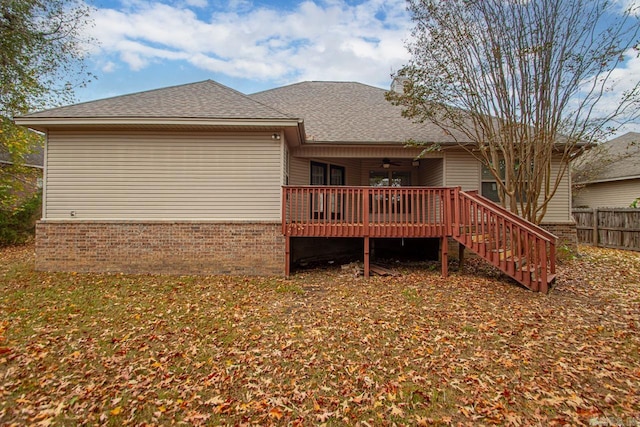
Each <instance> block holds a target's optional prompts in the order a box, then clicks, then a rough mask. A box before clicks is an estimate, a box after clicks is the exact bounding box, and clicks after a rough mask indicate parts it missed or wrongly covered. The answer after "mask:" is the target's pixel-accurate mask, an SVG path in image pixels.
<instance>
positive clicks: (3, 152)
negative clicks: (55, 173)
mask: <svg viewBox="0 0 640 427" xmlns="http://www.w3.org/2000/svg"><path fill="white" fill-rule="evenodd" d="M22 161H23V164H24V165H25V166H31V167H38V168H42V167H43V165H44V147H43V146H42V145H34V146H33V147H31V149H30V152H29V153H27V154H25V155H24V158H23V160H22ZM0 163H8V164H13V163H14V162H13V159H12V158H11V154H10V153H9V151H8V150H7V149H6V148H5V147H3V146H2V145H0Z"/></svg>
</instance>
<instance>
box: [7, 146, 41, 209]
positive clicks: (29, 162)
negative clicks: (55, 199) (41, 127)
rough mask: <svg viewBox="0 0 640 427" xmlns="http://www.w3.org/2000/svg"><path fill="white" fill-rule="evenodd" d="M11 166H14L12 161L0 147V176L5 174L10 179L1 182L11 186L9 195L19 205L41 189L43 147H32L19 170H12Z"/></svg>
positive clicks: (8, 154)
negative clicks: (10, 194)
mask: <svg viewBox="0 0 640 427" xmlns="http://www.w3.org/2000/svg"><path fill="white" fill-rule="evenodd" d="M12 166H14V160H13V159H12V158H11V154H10V153H9V152H8V151H7V150H6V149H5V148H4V147H2V146H0V175H4V174H5V173H6V174H9V175H10V179H6V180H5V179H1V181H2V183H5V184H7V183H8V184H10V185H11V188H10V193H13V194H14V195H15V196H16V197H17V201H15V200H13V201H14V202H15V203H17V204H19V203H20V202H21V201H24V200H25V199H26V198H28V197H30V196H33V195H34V194H35V193H36V192H37V191H38V190H39V189H40V188H42V173H43V167H44V147H42V146H37V147H33V148H32V150H31V152H30V153H28V154H26V155H25V156H24V159H23V161H22V162H21V164H20V166H21V167H20V168H12Z"/></svg>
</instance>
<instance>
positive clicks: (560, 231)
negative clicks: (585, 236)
mask: <svg viewBox="0 0 640 427" xmlns="http://www.w3.org/2000/svg"><path fill="white" fill-rule="evenodd" d="M541 227H542V228H544V229H545V230H547V231H548V232H550V233H553V234H555V235H556V236H557V237H558V241H557V242H556V250H557V251H558V256H559V257H562V253H561V252H567V255H569V254H575V253H577V252H578V231H577V229H576V224H575V223H566V222H562V223H556V224H551V223H550V224H541Z"/></svg>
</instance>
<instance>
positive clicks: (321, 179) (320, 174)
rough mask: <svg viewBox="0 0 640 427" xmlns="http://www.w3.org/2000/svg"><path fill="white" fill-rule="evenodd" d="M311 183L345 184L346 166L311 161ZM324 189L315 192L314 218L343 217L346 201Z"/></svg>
mask: <svg viewBox="0 0 640 427" xmlns="http://www.w3.org/2000/svg"><path fill="white" fill-rule="evenodd" d="M311 185H345V168H344V166H336V165H330V164H328V163H321V162H311ZM327 193H329V194H325V192H324V191H321V192H316V193H314V195H313V197H312V200H311V211H312V212H313V218H315V219H326V218H333V219H339V218H341V217H342V210H343V206H344V203H343V202H344V201H343V200H342V197H340V196H338V195H337V194H332V193H331V192H327Z"/></svg>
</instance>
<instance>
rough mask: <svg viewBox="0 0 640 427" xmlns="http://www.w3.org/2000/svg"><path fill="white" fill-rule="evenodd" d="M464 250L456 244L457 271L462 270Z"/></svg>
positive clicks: (461, 245) (459, 244)
mask: <svg viewBox="0 0 640 427" xmlns="http://www.w3.org/2000/svg"><path fill="white" fill-rule="evenodd" d="M464 250H465V246H464V245H463V244H462V243H460V242H458V270H459V271H462V269H463V268H464Z"/></svg>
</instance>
